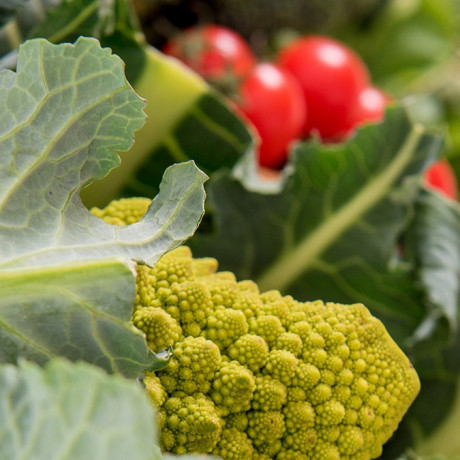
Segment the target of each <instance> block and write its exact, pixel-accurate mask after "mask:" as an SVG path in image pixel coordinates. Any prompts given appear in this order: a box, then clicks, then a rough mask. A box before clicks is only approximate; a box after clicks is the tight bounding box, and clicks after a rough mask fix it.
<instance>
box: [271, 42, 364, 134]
mask: <svg viewBox="0 0 460 460" xmlns="http://www.w3.org/2000/svg"><path fill="white" fill-rule="evenodd" d="M278 62H279V64H280V65H281V66H282V67H284V68H286V69H288V70H289V71H290V72H291V73H292V74H293V75H294V76H295V77H296V78H297V80H298V81H299V82H300V85H301V87H302V90H303V93H304V98H305V102H306V105H307V107H308V120H307V123H306V125H305V128H304V129H305V133H306V134H307V135H308V134H311V133H314V132H316V133H318V134H319V136H320V137H321V139H323V140H326V141H330V140H332V141H336V140H340V139H341V138H343V136H344V135H346V134H347V132H348V120H349V117H350V113H351V110H352V108H353V107H354V105H355V104H356V101H357V99H358V97H359V94H360V92H361V91H362V89H363V88H365V87H367V86H369V73H368V70H367V67H366V65H365V64H364V63H363V61H362V60H361V58H360V57H359V56H358V55H357V54H356V53H354V51H352V50H351V49H350V48H348V47H346V46H345V45H344V44H342V43H340V42H338V41H336V40H334V39H331V38H328V37H323V36H316V35H313V36H307V37H302V38H300V39H298V40H295V41H294V42H293V43H291V44H288V45H287V46H286V47H284V48H283V49H282V50H281V52H280V54H279V57H278Z"/></svg>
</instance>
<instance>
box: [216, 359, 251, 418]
mask: <svg viewBox="0 0 460 460" xmlns="http://www.w3.org/2000/svg"><path fill="white" fill-rule="evenodd" d="M255 388H256V382H255V377H254V375H253V374H252V372H251V371H250V370H249V369H248V368H246V367H244V366H242V365H241V364H240V363H239V362H238V361H223V362H222V364H221V366H220V369H219V370H218V371H217V373H216V376H215V378H214V381H213V384H212V390H211V398H212V399H213V401H214V402H215V403H216V405H217V407H218V410H219V411H220V413H221V414H222V415H228V414H231V413H233V412H243V411H248V410H249V409H250V408H251V400H252V397H253V394H254V390H255Z"/></svg>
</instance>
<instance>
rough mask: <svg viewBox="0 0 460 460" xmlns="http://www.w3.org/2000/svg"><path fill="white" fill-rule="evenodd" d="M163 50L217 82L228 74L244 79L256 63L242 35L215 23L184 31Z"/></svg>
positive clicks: (206, 78)
mask: <svg viewBox="0 0 460 460" xmlns="http://www.w3.org/2000/svg"><path fill="white" fill-rule="evenodd" d="M162 51H163V52H164V53H166V54H168V55H170V56H174V57H176V58H178V59H179V60H181V61H182V62H184V63H185V64H186V65H187V66H188V67H190V68H191V69H193V70H194V71H195V72H197V73H198V74H199V75H201V76H202V77H203V78H204V79H205V80H216V79H217V80H218V79H221V78H223V77H225V76H226V75H231V76H236V77H242V76H244V75H246V74H247V73H248V72H249V71H250V70H251V68H252V67H253V66H254V65H255V63H256V58H255V56H254V54H253V52H252V50H251V49H250V47H249V45H248V44H247V42H246V41H245V40H244V39H243V38H242V37H241V36H240V35H238V34H237V33H236V32H234V31H232V30H230V29H227V28H226V27H222V26H219V25H214V24H208V25H204V26H197V27H191V28H189V29H186V30H184V31H182V32H181V34H179V35H178V36H177V37H175V38H173V39H171V40H170V41H169V42H168V43H167V44H166V45H165V46H164V47H163V50H162Z"/></svg>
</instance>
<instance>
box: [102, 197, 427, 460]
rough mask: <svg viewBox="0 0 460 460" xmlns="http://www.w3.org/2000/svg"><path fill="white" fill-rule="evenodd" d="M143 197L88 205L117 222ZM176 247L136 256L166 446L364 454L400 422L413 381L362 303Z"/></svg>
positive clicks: (264, 453)
mask: <svg viewBox="0 0 460 460" xmlns="http://www.w3.org/2000/svg"><path fill="white" fill-rule="evenodd" d="M147 205H148V201H146V200H143V199H132V200H120V201H118V202H115V203H111V204H110V205H109V206H108V207H107V208H106V209H104V210H93V212H94V213H95V214H96V215H98V216H100V217H102V218H103V219H105V220H106V221H107V222H109V223H112V224H116V225H123V224H130V223H132V222H134V221H135V220H138V219H140V218H141V216H142V215H143V213H144V212H145V210H146V207H147ZM217 268H218V266H217V261H216V260H214V259H212V258H203V259H194V258H193V257H192V254H191V251H190V250H189V248H187V247H185V246H182V247H180V248H177V249H174V250H172V251H171V252H169V253H168V254H166V255H165V256H163V257H162V258H161V259H160V260H159V261H158V262H157V263H156V265H155V266H154V267H152V268H151V267H147V266H145V265H139V266H138V276H137V291H136V299H135V309H134V314H133V323H134V325H135V326H136V327H137V328H139V329H140V330H142V331H143V332H144V333H145V336H146V340H147V343H148V344H149V345H150V346H151V348H152V349H153V350H154V351H159V350H160V349H161V348H165V347H167V346H172V347H173V349H174V356H173V358H172V360H171V362H170V363H169V365H168V366H167V367H166V368H165V369H164V370H162V371H158V372H156V373H152V372H147V373H146V374H145V379H144V380H145V388H146V391H147V393H148V394H149V395H150V398H151V400H152V402H153V403H154V404H155V405H156V407H157V408H158V420H159V424H160V428H161V434H160V442H161V447H162V449H163V450H164V451H167V452H172V453H175V454H182V453H185V452H193V453H210V454H212V455H216V456H220V457H221V458H223V459H224V460H240V459H241V460H250V459H252V460H265V459H273V458H275V459H277V460H303V459H309V460H351V459H353V460H368V459H373V458H377V457H378V456H379V455H380V454H381V451H382V445H383V444H384V443H385V442H386V441H387V440H388V439H389V437H390V436H391V435H392V433H393V432H394V430H395V429H396V428H397V426H398V424H399V422H400V420H401V418H402V417H403V415H404V413H405V412H406V410H407V409H408V407H409V406H410V404H411V403H412V401H413V400H414V398H415V397H416V395H417V394H418V391H419V387H420V383H419V379H418V377H417V374H416V372H415V370H414V369H413V367H412V366H411V364H410V362H409V360H408V359H407V357H406V356H405V355H404V354H403V352H402V351H401V350H400V348H399V347H398V346H397V345H396V343H395V342H394V341H393V340H392V339H391V338H390V336H389V335H388V333H387V331H386V330H385V328H384V326H383V324H382V323H381V322H380V321H379V320H378V319H376V318H374V317H373V316H371V314H370V313H369V311H368V310H367V309H366V308H365V307H364V306H363V305H361V304H354V305H340V304H334V303H324V302H322V301H314V302H298V301H296V300H294V299H293V298H292V297H291V296H283V295H281V293H279V292H278V291H275V290H273V291H268V292H265V293H260V292H259V291H258V288H257V285H256V284H255V283H253V282H252V281H237V280H236V278H235V276H234V275H233V274H232V273H229V272H218V271H217Z"/></svg>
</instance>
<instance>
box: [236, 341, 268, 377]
mask: <svg viewBox="0 0 460 460" xmlns="http://www.w3.org/2000/svg"><path fill="white" fill-rule="evenodd" d="M227 355H228V356H229V357H230V358H231V359H234V360H237V361H238V362H240V363H241V364H243V365H244V366H246V367H248V368H249V369H250V370H251V371H252V372H256V371H258V370H259V369H260V368H261V367H263V366H264V365H265V363H266V361H267V356H268V345H267V343H266V342H265V340H264V339H263V338H262V337H260V336H259V335H253V334H245V335H242V336H241V337H239V338H238V339H237V340H236V342H234V343H233V344H232V345H230V346H229V347H228V350H227Z"/></svg>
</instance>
